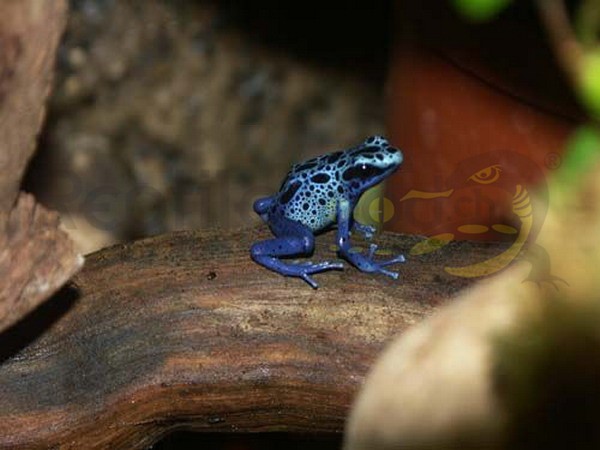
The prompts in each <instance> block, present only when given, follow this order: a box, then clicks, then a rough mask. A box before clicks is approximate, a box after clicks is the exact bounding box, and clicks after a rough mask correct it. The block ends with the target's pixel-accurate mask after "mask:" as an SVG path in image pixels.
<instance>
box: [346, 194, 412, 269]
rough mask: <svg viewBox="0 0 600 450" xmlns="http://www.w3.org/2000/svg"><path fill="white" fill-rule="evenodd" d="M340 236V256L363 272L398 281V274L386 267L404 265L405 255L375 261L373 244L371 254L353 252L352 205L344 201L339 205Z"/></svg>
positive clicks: (375, 248) (375, 249)
mask: <svg viewBox="0 0 600 450" xmlns="http://www.w3.org/2000/svg"><path fill="white" fill-rule="evenodd" d="M337 212H338V232H337V233H338V234H337V243H338V247H339V250H338V251H339V254H340V256H341V257H342V258H344V259H345V260H346V261H348V262H349V263H350V264H352V265H353V266H354V267H356V268H357V269H358V270H360V271H361V272H368V273H381V274H384V275H387V276H388V277H391V278H393V279H398V273H397V272H392V271H391V270H387V269H386V268H385V267H387V266H390V265H392V264H396V263H402V262H404V261H405V258H404V255H398V256H396V257H394V258H391V259H388V260H384V261H375V252H376V251H377V248H378V247H377V245H376V244H371V245H370V247H369V253H368V254H366V255H363V254H361V253H354V252H351V251H350V250H351V248H352V245H351V244H350V233H349V221H350V220H349V219H350V203H349V202H348V201H347V200H342V201H340V203H339V204H338V211H337Z"/></svg>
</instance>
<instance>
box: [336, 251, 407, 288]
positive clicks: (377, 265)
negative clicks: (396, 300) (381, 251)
mask: <svg viewBox="0 0 600 450" xmlns="http://www.w3.org/2000/svg"><path fill="white" fill-rule="evenodd" d="M377 248H378V246H377V244H371V246H370V247H369V253H368V254H367V255H366V256H365V255H362V254H360V253H350V252H347V251H346V250H345V249H342V248H340V253H341V255H342V256H343V257H344V258H345V259H347V260H348V261H349V262H350V263H351V264H352V265H353V266H355V267H356V268H357V269H358V270H360V271H361V272H368V273H381V274H383V275H387V276H388V277H391V278H393V279H394V280H397V279H398V276H399V275H398V272H393V271H391V270H387V269H385V267H387V266H391V265H392V264H398V263H403V262H405V261H406V258H404V255H397V256H395V257H394V258H391V259H387V260H383V261H375V252H376V251H377Z"/></svg>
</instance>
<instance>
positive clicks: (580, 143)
mask: <svg viewBox="0 0 600 450" xmlns="http://www.w3.org/2000/svg"><path fill="white" fill-rule="evenodd" d="M598 160H600V132H599V131H598V129H597V128H595V127H593V126H590V125H583V126H581V127H579V128H578V129H577V130H576V131H575V132H574V133H573V135H572V136H571V137H570V138H569V142H568V143H567V152H566V154H565V158H564V162H563V165H562V167H561V168H560V181H561V182H564V183H567V184H569V185H571V184H576V183H577V180H579V179H580V178H581V175H582V174H583V173H585V172H586V171H587V169H589V168H591V167H592V166H593V165H594V164H595V163H597V162H598Z"/></svg>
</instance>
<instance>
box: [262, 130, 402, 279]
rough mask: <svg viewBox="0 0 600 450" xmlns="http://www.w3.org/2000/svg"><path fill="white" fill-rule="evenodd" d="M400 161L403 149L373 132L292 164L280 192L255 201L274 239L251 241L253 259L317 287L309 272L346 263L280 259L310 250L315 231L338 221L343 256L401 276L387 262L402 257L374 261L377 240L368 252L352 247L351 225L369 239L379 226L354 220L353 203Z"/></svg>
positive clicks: (362, 266)
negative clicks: (351, 143)
mask: <svg viewBox="0 0 600 450" xmlns="http://www.w3.org/2000/svg"><path fill="white" fill-rule="evenodd" d="M402 160H403V156H402V152H401V151H400V150H398V149H396V148H394V147H392V146H390V144H389V143H388V141H387V140H386V139H385V138H383V137H381V136H372V137H369V138H367V139H366V140H365V141H364V142H363V143H362V144H360V145H358V146H357V147H354V148H350V149H348V150H345V151H339V152H335V153H329V154H326V155H323V156H319V157H318V158H314V159H310V160H308V161H306V162H303V163H300V164H296V165H294V166H293V167H292V169H291V170H290V171H289V173H288V174H287V176H286V178H285V180H283V183H282V184H281V187H280V188H279V192H277V193H276V194H275V195H272V196H271V197H264V198H261V199H258V200H257V201H256V202H254V211H255V212H256V213H257V214H258V215H260V216H261V217H262V219H263V220H264V221H265V222H266V223H267V224H268V225H269V228H270V229H271V231H272V233H273V234H274V235H275V238H273V239H268V240H265V241H260V242H256V243H255V244H253V245H252V248H251V250H250V254H251V256H252V259H253V260H254V261H256V262H257V263H258V264H261V265H263V266H265V267H266V268H267V269H270V270H273V271H275V272H277V273H280V274H282V275H286V276H290V277H299V278H302V279H303V280H304V281H306V282H307V283H308V284H310V285H311V286H312V287H313V288H315V289H316V288H317V287H318V285H317V283H316V282H315V281H314V280H313V279H312V278H311V277H310V275H312V274H314V273H318V272H323V271H326V270H334V269H343V268H344V266H343V264H342V263H341V262H331V261H323V262H311V261H305V262H287V261H283V260H282V259H281V258H290V257H296V256H309V255H311V254H312V253H313V250H314V247H315V237H314V236H315V234H318V233H320V232H322V231H325V230H327V229H329V228H331V227H333V226H334V225H337V245H338V254H339V256H340V257H342V258H343V259H345V260H346V261H348V262H349V263H350V264H352V265H353V266H355V267H356V268H357V269H359V270H360V271H362V272H379V273H382V274H385V275H388V276H390V277H392V278H394V279H396V278H398V274H397V273H396V272H391V271H389V270H386V269H385V267H387V266H389V265H391V264H395V263H401V262H404V256H402V255H398V256H396V257H395V258H392V259H390V260H387V261H375V260H374V256H375V251H376V250H377V245H375V244H371V246H370V249H369V253H368V255H363V254H360V253H356V252H351V251H350V249H351V247H352V245H351V243H350V230H352V231H353V232H354V231H356V232H359V233H361V234H363V235H364V236H365V238H366V239H371V238H372V237H373V233H374V232H375V228H373V227H371V226H368V225H363V224H360V223H358V222H356V221H355V220H354V218H353V211H354V207H355V206H356V204H357V202H358V200H359V198H360V196H361V195H362V194H363V193H364V192H365V191H366V190H367V189H369V188H370V187H372V186H375V185H376V184H378V183H380V182H381V181H382V180H384V179H385V178H386V177H388V176H390V175H391V174H392V173H393V172H394V171H395V170H396V169H398V167H399V166H400V164H401V163H402Z"/></svg>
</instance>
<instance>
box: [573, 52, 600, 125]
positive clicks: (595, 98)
mask: <svg viewBox="0 0 600 450" xmlns="http://www.w3.org/2000/svg"><path fill="white" fill-rule="evenodd" d="M578 89H579V96H580V98H581V101H582V102H583V104H584V106H586V107H587V108H588V110H589V112H590V114H591V115H592V116H594V117H595V118H600V51H595V52H590V53H588V54H586V55H585V57H584V59H583V64H582V67H581V76H580V79H579V86H578Z"/></svg>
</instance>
